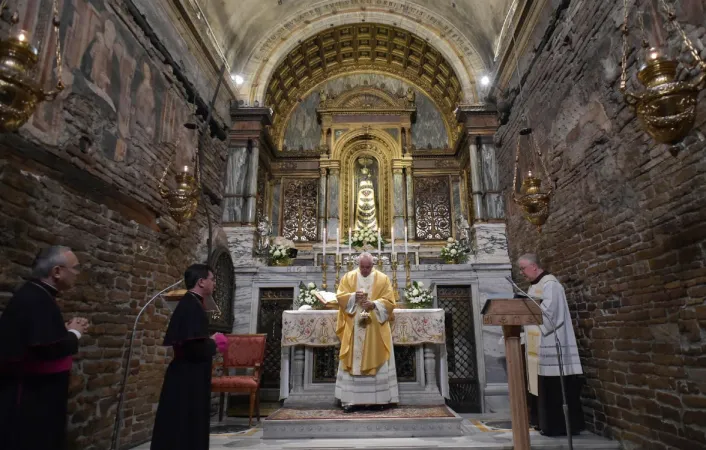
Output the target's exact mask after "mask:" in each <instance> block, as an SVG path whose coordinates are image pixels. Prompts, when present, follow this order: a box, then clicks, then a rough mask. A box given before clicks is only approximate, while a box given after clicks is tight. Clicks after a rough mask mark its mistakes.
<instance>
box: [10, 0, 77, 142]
mask: <svg viewBox="0 0 706 450" xmlns="http://www.w3.org/2000/svg"><path fill="white" fill-rule="evenodd" d="M53 3H54V20H53V25H54V33H55V34H56V67H57V83H56V89H54V90H53V91H44V90H43V89H42V88H41V87H40V86H39V83H38V82H37V80H36V79H35V77H34V76H33V69H34V67H35V65H36V64H37V60H38V51H37V49H36V48H35V47H33V46H32V44H31V43H30V41H31V38H30V36H29V33H27V32H26V31H19V32H16V33H13V35H12V36H10V37H9V38H7V39H2V40H0V132H3V133H6V132H12V131H17V129H19V128H20V127H21V126H22V125H24V124H25V123H26V122H27V120H29V118H30V117H31V116H32V114H34V111H35V110H36V109H37V105H38V104H39V103H40V102H42V101H44V100H53V99H54V98H55V97H56V95H57V94H58V93H59V92H61V91H62V90H63V89H64V83H63V81H62V79H61V45H60V40H59V12H58V7H57V2H56V0H54V2H53ZM0 12H2V8H0ZM18 21H19V18H18V16H17V14H14V15H13V17H12V22H13V25H14V24H17V22H18Z"/></svg>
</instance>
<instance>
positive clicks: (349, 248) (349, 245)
mask: <svg viewBox="0 0 706 450" xmlns="http://www.w3.org/2000/svg"><path fill="white" fill-rule="evenodd" d="M352 242H353V238H351V229H350V227H348V256H349V257H350V255H351V254H352V252H351V243H352Z"/></svg>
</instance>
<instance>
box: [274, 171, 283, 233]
mask: <svg viewBox="0 0 706 450" xmlns="http://www.w3.org/2000/svg"><path fill="white" fill-rule="evenodd" d="M281 201H282V183H281V182H279V181H278V182H277V183H275V184H274V185H272V235H273V236H279V223H280V202H281Z"/></svg>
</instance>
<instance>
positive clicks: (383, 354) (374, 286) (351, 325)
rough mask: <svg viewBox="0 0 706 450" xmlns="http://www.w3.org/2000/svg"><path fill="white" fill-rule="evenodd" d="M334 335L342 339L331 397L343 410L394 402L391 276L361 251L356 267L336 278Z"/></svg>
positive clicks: (397, 394) (393, 301) (382, 406)
mask: <svg viewBox="0 0 706 450" xmlns="http://www.w3.org/2000/svg"><path fill="white" fill-rule="evenodd" d="M336 297H337V299H338V320H337V323H336V334H337V335H338V338H339V339H340V341H341V350H340V352H339V356H338V358H339V362H338V375H337V376H336V398H337V399H339V400H340V401H341V405H342V406H343V410H344V411H345V412H352V411H354V410H356V409H357V408H360V407H363V406H366V407H368V408H370V409H378V410H381V409H383V408H385V406H387V405H390V404H391V403H399V390H398V387H397V370H396V368H395V353H394V349H393V347H392V331H391V330H390V321H389V320H390V317H391V315H392V310H393V308H394V307H395V297H394V294H393V291H392V284H391V283H390V279H389V278H388V277H387V275H385V274H384V273H382V272H379V271H377V270H375V269H374V268H373V257H372V255H371V254H370V253H362V254H361V255H360V258H359V259H358V269H357V270H353V271H350V272H348V273H347V274H345V275H344V276H343V278H342V279H341V283H340V284H339V286H338V291H337V292H336Z"/></svg>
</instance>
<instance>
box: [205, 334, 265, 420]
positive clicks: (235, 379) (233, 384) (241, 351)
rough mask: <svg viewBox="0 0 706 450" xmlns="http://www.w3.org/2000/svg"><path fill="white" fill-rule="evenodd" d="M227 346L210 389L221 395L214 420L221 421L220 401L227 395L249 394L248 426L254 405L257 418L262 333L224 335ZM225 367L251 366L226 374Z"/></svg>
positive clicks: (262, 349) (263, 339) (221, 405)
mask: <svg viewBox="0 0 706 450" xmlns="http://www.w3.org/2000/svg"><path fill="white" fill-rule="evenodd" d="M226 337H227V338H228V347H227V349H226V352H225V354H224V355H223V365H222V368H223V373H222V374H221V375H216V374H215V370H216V369H217V366H216V365H215V364H214V375H213V378H212V380H211V391H212V392H219V393H220V394H221V398H220V406H219V412H218V420H219V421H221V420H223V406H224V405H223V404H224V400H225V396H226V395H227V394H234V393H246V394H250V421H249V422H248V424H249V426H252V415H253V410H254V409H255V408H256V407H257V421H258V422H259V421H260V378H261V377H262V364H263V362H264V360H265V343H266V341H267V335H266V334H227V335H226ZM229 369H252V374H248V375H230V373H229Z"/></svg>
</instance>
